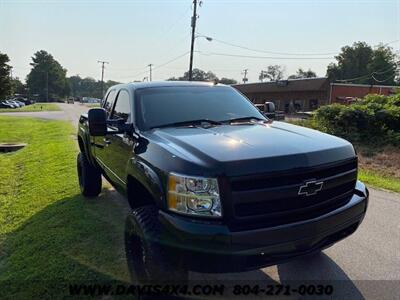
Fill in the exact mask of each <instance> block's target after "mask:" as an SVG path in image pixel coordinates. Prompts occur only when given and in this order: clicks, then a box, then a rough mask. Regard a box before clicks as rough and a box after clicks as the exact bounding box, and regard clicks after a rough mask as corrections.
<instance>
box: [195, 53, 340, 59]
mask: <svg viewBox="0 0 400 300" xmlns="http://www.w3.org/2000/svg"><path fill="white" fill-rule="evenodd" d="M195 52H197V53H199V54H200V55H206V56H212V55H216V56H229V57H241V58H258V59H302V60H307V59H308V60H313V59H332V58H333V57H282V56H256V55H241V54H231V53H220V52H202V51H195Z"/></svg>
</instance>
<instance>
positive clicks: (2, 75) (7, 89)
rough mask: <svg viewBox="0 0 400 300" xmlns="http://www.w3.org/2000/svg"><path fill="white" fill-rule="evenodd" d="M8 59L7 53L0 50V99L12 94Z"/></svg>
mask: <svg viewBox="0 0 400 300" xmlns="http://www.w3.org/2000/svg"><path fill="white" fill-rule="evenodd" d="M9 61H10V59H9V58H8V55H7V54H3V53H1V52H0V100H3V98H5V97H7V96H10V95H11V94H12V90H11V87H12V85H11V77H10V72H11V66H10V65H8V62H9Z"/></svg>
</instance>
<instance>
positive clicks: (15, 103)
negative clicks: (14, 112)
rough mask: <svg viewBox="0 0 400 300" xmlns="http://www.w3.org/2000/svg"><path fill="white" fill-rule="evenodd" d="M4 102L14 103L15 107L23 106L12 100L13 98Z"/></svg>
mask: <svg viewBox="0 0 400 300" xmlns="http://www.w3.org/2000/svg"><path fill="white" fill-rule="evenodd" d="M3 102H6V103H8V104H11V105H13V106H14V107H15V108H19V107H21V105H19V104H18V103H17V102H15V101H12V100H6V101H3Z"/></svg>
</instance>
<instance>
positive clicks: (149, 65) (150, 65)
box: [147, 64, 153, 81]
mask: <svg viewBox="0 0 400 300" xmlns="http://www.w3.org/2000/svg"><path fill="white" fill-rule="evenodd" d="M147 66H148V67H149V68H150V76H149V78H150V81H152V74H151V71H152V70H151V67H152V66H153V64H148V65H147Z"/></svg>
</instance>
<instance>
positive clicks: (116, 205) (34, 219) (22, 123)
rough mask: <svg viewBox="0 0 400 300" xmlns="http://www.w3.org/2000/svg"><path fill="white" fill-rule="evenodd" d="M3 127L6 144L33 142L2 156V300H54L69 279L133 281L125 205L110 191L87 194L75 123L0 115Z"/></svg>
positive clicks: (2, 138) (1, 133)
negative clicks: (125, 238) (83, 193)
mask: <svg viewBox="0 0 400 300" xmlns="http://www.w3.org/2000/svg"><path fill="white" fill-rule="evenodd" d="M0 128H1V130H0V142H24V143H27V144H28V145H27V146H26V147H25V148H24V149H22V150H19V151H17V152H14V153H6V154H4V153H3V154H0V299H11V298H12V299H22V298H24V299H25V298H26V299H27V298H32V297H35V298H39V297H40V298H49V297H50V296H49V295H50V294H51V293H52V291H53V292H54V293H55V294H57V295H58V293H60V290H57V289H60V288H61V289H65V292H66V293H67V291H68V290H67V288H68V286H67V284H68V282H70V281H78V282H81V283H82V281H85V282H87V281H89V280H100V281H103V280H104V281H109V280H112V281H117V282H126V281H127V280H128V273H127V267H126V262H125V254H124V247H123V234H124V232H123V231H124V222H125V214H126V207H125V206H124V205H125V204H124V203H120V202H117V201H113V200H111V199H110V198H112V197H110V196H111V195H112V193H114V192H113V191H109V190H106V189H105V190H103V193H102V194H101V195H100V197H99V198H96V199H89V200H88V199H84V198H83V197H82V196H81V195H80V191H79V186H78V184H77V174H76V164H75V159H76V154H77V151H78V150H77V147H76V145H75V143H74V141H73V140H72V138H71V135H74V134H75V130H74V129H73V128H72V126H71V125H70V124H69V123H67V122H62V121H46V120H37V119H31V118H16V117H7V116H0ZM60 285H61V287H60ZM21 286H22V288H21ZM45 286H46V287H47V288H48V287H49V286H56V288H57V289H56V290H51V289H47V290H46V289H44V287H45ZM49 293H50V294H49ZM55 294H53V295H55Z"/></svg>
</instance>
